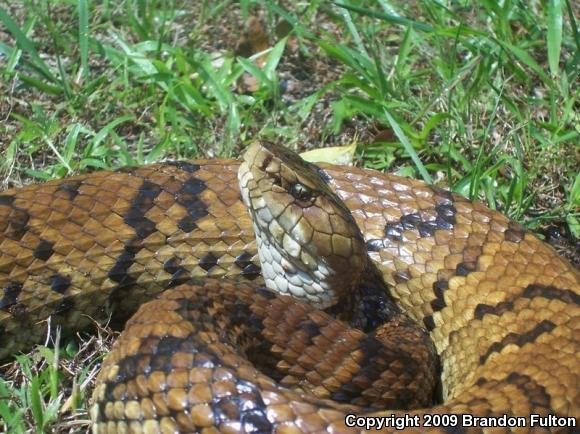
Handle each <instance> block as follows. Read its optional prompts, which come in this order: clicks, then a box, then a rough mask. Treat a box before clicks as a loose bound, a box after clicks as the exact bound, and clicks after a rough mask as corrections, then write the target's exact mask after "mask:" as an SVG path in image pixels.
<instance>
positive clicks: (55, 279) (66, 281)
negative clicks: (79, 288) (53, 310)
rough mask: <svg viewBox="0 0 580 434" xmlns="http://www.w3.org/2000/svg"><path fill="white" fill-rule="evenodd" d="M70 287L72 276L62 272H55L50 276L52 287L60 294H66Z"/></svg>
mask: <svg viewBox="0 0 580 434" xmlns="http://www.w3.org/2000/svg"><path fill="white" fill-rule="evenodd" d="M69 288H70V277H68V276H63V275H62V274H55V275H54V276H52V277H51V278H50V289H52V290H53V291H54V292H58V293H59V294H62V295H65V293H66V291H67V290H68V289H69Z"/></svg>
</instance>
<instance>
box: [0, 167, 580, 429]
mask: <svg viewBox="0 0 580 434" xmlns="http://www.w3.org/2000/svg"><path fill="white" fill-rule="evenodd" d="M238 167H239V163H238V162H235V161H226V160H207V161H191V162H177V163H164V164H156V165H150V166H145V167H141V168H136V169H130V170H125V171H119V172H114V173H110V172H98V173H94V174H90V175H84V176H78V177H73V178H69V179H65V180H62V181H55V182H49V183H46V184H43V185H31V186H28V187H25V188H22V189H14V190H7V191H4V192H2V193H0V246H1V247H2V249H1V250H0V287H1V288H2V292H0V357H7V356H9V355H11V354H14V353H15V352H17V351H19V350H21V349H24V348H27V347H30V345H32V344H33V343H35V342H39V341H40V340H41V339H42V337H43V336H44V334H45V332H46V323H45V321H44V320H45V319H46V318H48V317H49V316H51V318H52V319H51V321H52V323H53V324H55V323H56V324H60V325H62V327H63V330H64V332H65V333H72V332H74V331H76V330H79V329H82V328H86V327H87V326H88V325H90V323H91V322H92V319H91V318H93V319H97V320H103V319H106V318H108V317H109V315H112V316H113V319H116V320H119V321H124V320H125V319H126V318H127V317H128V316H129V315H130V314H131V313H133V312H134V311H135V310H136V309H137V308H138V307H139V306H140V305H142V304H143V303H144V302H145V301H147V300H151V299H152V298H154V297H155V296H156V295H158V294H159V293H160V292H162V291H164V290H165V289H167V288H169V287H174V288H173V289H172V290H171V291H167V292H165V293H164V294H163V295H162V296H161V298H159V299H158V300H157V301H154V302H152V303H148V304H145V305H143V306H142V308H141V309H140V310H139V312H138V313H137V315H136V316H135V317H134V318H133V319H132V320H131V321H130V322H129V324H128V325H127V329H126V331H125V333H124V334H123V337H121V339H128V340H126V341H125V343H124V344H123V345H121V344H117V345H116V346H115V347H116V348H117V349H118V351H121V352H122V353H123V354H121V357H122V358H123V359H120V360H128V361H127V362H122V363H124V365H122V364H117V365H113V367H112V369H111V370H109V371H106V370H105V373H102V375H101V377H103V382H102V383H101V384H100V385H99V386H97V389H96V391H95V397H96V399H97V401H98V399H99V398H100V397H102V396H105V397H106V398H107V399H109V400H110V401H109V402H110V404H103V406H102V407H100V406H99V405H95V406H94V407H93V413H94V414H93V417H95V418H96V421H97V422H96V423H95V428H94V429H95V432H124V431H125V430H126V429H129V428H130V429H132V430H134V432H158V431H161V432H175V431H176V430H180V431H182V432H190V431H203V432H208V433H209V432H242V431H246V432H271V431H275V432H284V433H286V432H287V433H294V432H357V430H360V428H356V427H354V428H348V427H346V426H345V423H344V421H345V414H346V413H354V414H357V415H362V414H373V415H379V416H381V415H383V416H385V415H390V414H391V413H392V412H390V411H383V412H381V411H379V412H377V411H376V410H377V408H376V407H375V410H374V411H375V412H374V413H369V410H367V409H364V408H361V407H359V406H358V404H360V403H362V404H364V405H366V403H367V402H370V403H378V402H388V401H389V399H391V398H390V397H389V396H384V397H376V396H368V397H367V398H364V399H361V400H360V401H359V402H357V401H356V400H354V401H353V402H352V404H349V405H346V404H340V403H335V402H332V401H330V400H328V399H326V397H332V396H326V395H325V393H326V392H325V391H324V390H329V389H330V390H339V391H341V393H342V394H344V393H347V394H348V393H350V392H352V391H353V389H357V388H358V389H361V388H363V389H364V387H367V386H368V385H369V384H370V385H373V386H374V385H375V384H377V383H380V382H382V381H383V380H384V378H383V377H382V373H381V372H379V371H378V370H376V369H370V370H367V371H364V368H365V366H369V365H370V366H375V365H374V364H376V365H382V366H387V367H389V369H390V370H391V372H394V373H396V374H398V375H400V376H401V378H403V377H404V375H405V374H404V372H405V371H404V368H405V362H400V361H399V362H397V361H393V360H390V359H389V357H390V355H389V354H388V353H387V352H386V350H384V349H383V347H382V346H381V347H379V346H378V345H377V343H376V340H377V339H378V338H380V337H381V336H377V334H375V335H372V336H371V337H372V339H370V338H369V335H364V334H362V332H360V331H357V330H353V329H350V328H345V327H346V326H344V324H343V323H342V322H340V321H337V320H333V319H332V318H330V317H329V316H328V315H326V314H324V313H323V312H321V311H318V310H316V309H315V308H314V307H308V306H307V305H305V304H302V303H299V302H295V303H294V302H292V303H288V302H286V301H285V302H280V298H279V297H272V296H271V294H270V293H269V292H267V291H264V290H258V291H257V290H256V287H257V286H259V285H260V284H262V281H261V277H260V268H259V262H258V256H257V247H256V243H255V238H254V233H253V230H252V222H251V220H250V218H249V216H248V213H247V211H246V209H245V207H244V205H243V204H242V202H241V201H240V198H239V196H240V192H239V189H238V186H237V179H236V176H237V171H238ZM319 172H320V173H321V174H322V175H323V177H324V178H325V179H326V180H327V182H328V184H329V186H330V187H331V188H332V189H333V190H334V191H335V192H336V194H337V195H338V197H339V198H340V199H342V200H343V201H344V203H345V204H346V206H347V207H348V209H350V211H351V212H352V215H353V217H354V219H355V220H356V223H357V225H358V226H359V227H360V229H361V232H362V234H363V236H364V241H365V244H366V248H367V250H368V252H369V256H370V258H371V259H372V261H373V263H374V266H376V268H377V269H378V270H379V271H380V273H381V275H382V277H383V278H384V280H385V282H386V283H387V284H388V285H389V288H390V293H391V295H392V296H393V297H394V298H395V299H397V301H398V303H399V304H400V306H401V307H402V308H403V310H405V311H406V312H408V314H409V315H410V316H411V317H412V318H413V319H414V320H416V321H417V322H418V323H419V324H421V325H422V326H423V327H424V328H425V329H426V330H427V331H428V332H429V334H430V337H431V339H432V340H433V342H434V345H435V347H436V350H437V353H438V355H439V357H440V361H441V369H442V373H441V382H442V392H441V393H442V398H443V404H441V405H438V406H435V407H432V408H429V409H426V410H413V411H411V412H406V413H407V414H423V413H434V414H442V413H453V414H462V413H469V414H473V415H481V416H486V415H487V416H489V415H498V416H499V415H502V414H508V415H529V414H531V413H535V414H540V415H544V416H547V415H557V416H572V417H576V418H578V417H579V416H580V369H579V366H580V363H579V362H580V356H579V354H580V351H579V350H580V274H579V273H578V271H577V270H575V269H574V268H573V267H572V266H571V265H569V264H568V263H567V262H566V261H565V260H563V259H561V258H560V257H559V256H558V255H557V254H556V253H555V252H554V250H553V249H552V248H551V247H549V246H548V245H546V244H544V243H542V242H541V241H539V240H538V239H537V238H536V237H534V236H533V235H531V234H529V233H526V232H525V231H524V230H523V229H522V228H521V227H520V226H518V225H517V224H514V223H512V222H510V221H509V220H508V219H507V218H506V217H505V216H503V215H501V214H499V213H497V212H494V211H491V210H489V209H487V208H486V207H484V206H483V205H481V204H478V203H472V202H469V201H467V200H466V199H464V198H461V197H459V196H457V195H454V194H451V193H449V192H446V191H443V190H440V189H437V188H435V187H432V186H428V185H426V184H424V183H422V182H419V181H414V180H409V179H405V178H399V177H396V176H392V175H386V174H381V173H378V172H374V171H370V170H362V169H356V168H343V167H337V166H330V165H322V166H321V168H320V171H319ZM215 277H220V278H221V277H227V278H230V279H232V278H243V279H245V280H246V281H248V280H253V282H252V283H251V284H249V283H240V282H232V281H230V280H226V281H222V280H219V281H216V280H214V279H213V278H215ZM192 278H193V279H198V278H203V280H202V281H199V280H194V282H197V283H191V282H190V283H187V284H185V285H183V283H184V282H188V281H190V279H192ZM196 299H197V300H199V301H198V302H197V305H196V302H191V300H196ZM285 299H286V298H285ZM234 307H235V308H234ZM204 309H205V311H207V312H209V313H210V315H207V314H206V316H203V317H200V315H202V314H200V312H202V311H204ZM234 311H235V312H238V315H237V316H236V315H233V314H232V312H234ZM214 313H215V315H214ZM294 319H295V320H294ZM403 325H404V324H403ZM260 335H261V336H263V337H266V338H267V339H268V340H267V343H265V341H261V340H256V336H260ZM339 336H346V337H345V338H344V339H339ZM186 337H190V338H192V339H189V340H187V339H186ZM387 340H388V338H387ZM343 342H346V343H347V344H348V345H347V344H345V346H346V347H349V350H350V351H352V350H354V353H353V354H355V355H354V356H352V357H351V359H350V360H349V359H348V358H344V359H340V358H339V356H338V354H340V356H341V357H342V355H343V354H344V351H346V348H342V347H341V348H337V346H340V345H337V343H343ZM371 342H372V343H371ZM402 346H403V347H404V345H402ZM136 347H139V348H140V349H141V351H142V350H143V349H145V351H147V349H149V351H150V354H149V355H148V356H139V357H141V358H138V357H136V356H134V355H133V354H134V353H133V352H134V351H135V348H136ZM234 347H238V348H239V351H240V352H241V353H244V352H246V353H247V357H240V356H239V354H238V353H235V354H233V353H231V349H232V348H234ZM265 349H266V350H269V351H271V352H272V353H274V354H275V353H278V354H277V355H278V356H280V354H283V356H281V357H279V358H281V359H283V360H286V362H285V363H287V364H288V366H282V370H284V369H286V371H285V372H286V374H285V375H284V377H283V378H276V380H277V382H275V381H273V380H272V379H271V378H269V377H267V376H266V375H264V374H262V373H260V372H258V371H256V369H255V368H253V365H250V364H249V361H248V360H250V361H254V362H258V364H260V365H262V366H266V367H272V364H273V363H274V362H273V361H272V359H271V358H270V359H269V358H268V357H265V359H264V360H254V359H259V358H262V357H261V356H258V355H259V354H266V351H262V350H265ZM405 350H406V348H403V351H405ZM418 351H422V350H420V349H419V350H418ZM140 354H141V353H140ZM132 357H133V358H132ZM288 360H290V361H294V362H296V364H295V365H290V363H289V362H288ZM341 363H342V365H341ZM140 364H143V365H142V366H141V365H140ZM282 364H283V363H282ZM341 366H343V367H344V371H340V370H338V371H337V367H341ZM121 367H122V368H123V369H121ZM178 368H183V369H185V371H183V369H182V370H181V371H180V370H179V369H178ZM277 368H278V369H279V368H280V366H277ZM139 369H142V372H145V373H146V375H137V374H136V373H137V371H138V370H139ZM174 371H175V372H176V373H175V374H173V372H174ZM177 371H179V372H177ZM387 371H388V369H387ZM183 372H186V374H184V373H183ZM341 372H342V374H341ZM345 372H348V375H346V374H345ZM357 372H363V374H361V375H359V376H358V377H357ZM267 374H272V373H271V372H267ZM272 375H274V374H272ZM303 375H306V377H307V380H301V378H303V377H302V376H303ZM354 378H360V379H364V381H363V380H360V381H363V383H365V382H366V383H365V384H366V385H365V386H364V387H359V384H358V381H359V380H356V381H355V380H353V381H349V380H352V379H354ZM123 380H127V381H126V382H125V383H123ZM394 380H395V381H394V383H395V384H396V382H397V378H395V379H394ZM279 383H281V384H283V385H285V386H287V387H289V388H292V390H291V389H287V388H280V387H279ZM118 384H124V385H123V386H118ZM321 384H322V385H324V387H322V389H324V390H321V386H320V385H321ZM317 385H318V386H317ZM145 390H147V391H148V393H149V395H148V396H150V398H143V399H134V398H131V397H141V396H144V395H145V393H144V391H145ZM301 390H309V391H311V392H314V395H315V396H310V395H308V396H306V395H303V394H301V393H300V391H301ZM366 390H368V392H367V393H371V392H370V391H372V390H373V388H368V389H366ZM376 390H380V389H376ZM316 393H318V395H316ZM371 395H372V393H371ZM381 399H383V400H385V401H381ZM107 405H108V407H107ZM410 406H411V407H412V406H413V404H410ZM105 413H106V414H108V415H113V416H114V417H115V418H117V419H119V420H120V421H119V422H118V424H117V423H116V422H106V421H105V422H99V417H103V414H105ZM399 414H403V413H402V412H399ZM149 416H151V418H150V417H149ZM102 420H105V419H102ZM425 430H427V429H426V428H417V429H412V428H411V429H410V431H425ZM433 430H434V431H435V430H436V429H433ZM440 431H441V432H449V430H445V429H441V430H440ZM463 431H466V432H469V431H470V430H469V429H464V430H463V429H455V430H454V431H453V432H463ZM522 432H525V430H523V431H522Z"/></svg>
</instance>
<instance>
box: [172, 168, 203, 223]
mask: <svg viewBox="0 0 580 434" xmlns="http://www.w3.org/2000/svg"><path fill="white" fill-rule="evenodd" d="M206 188H207V185H206V184H205V182H204V181H202V180H201V179H198V178H195V177H191V178H189V179H188V180H187V181H185V182H184V183H183V186H182V187H181V189H180V190H179V191H178V192H177V194H176V195H175V201H176V202H177V203H178V204H179V205H181V206H183V207H184V208H185V209H186V210H187V215H186V216H185V217H183V218H182V219H181V220H180V221H179V222H178V223H177V227H179V229H181V230H182V231H183V232H188V233H189V232H191V231H193V230H194V229H196V228H197V225H196V223H195V222H196V221H197V220H199V219H200V218H202V217H205V216H206V215H208V211H207V205H206V204H205V202H204V201H203V200H201V199H200V198H199V195H200V194H201V193H202V192H203V191H204V190H205V189H206Z"/></svg>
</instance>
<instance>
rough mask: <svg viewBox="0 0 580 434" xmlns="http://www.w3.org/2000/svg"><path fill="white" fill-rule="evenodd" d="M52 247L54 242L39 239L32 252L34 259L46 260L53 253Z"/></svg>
mask: <svg viewBox="0 0 580 434" xmlns="http://www.w3.org/2000/svg"><path fill="white" fill-rule="evenodd" d="M53 248H54V243H51V242H50V241H46V240H40V242H39V243H38V245H37V246H36V248H35V249H34V251H33V252H32V255H33V256H34V257H35V258H36V259H40V260H42V261H46V260H48V258H50V257H51V256H52V254H53V253H54V250H53Z"/></svg>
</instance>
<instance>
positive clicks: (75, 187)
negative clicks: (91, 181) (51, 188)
mask: <svg viewBox="0 0 580 434" xmlns="http://www.w3.org/2000/svg"><path fill="white" fill-rule="evenodd" d="M82 184H83V183H82V181H63V182H61V183H60V184H59V185H58V187H57V189H56V191H62V192H64V193H65V194H66V195H67V196H68V200H70V201H71V202H72V201H73V200H74V199H75V197H77V196H78V194H79V188H80V186H81V185H82Z"/></svg>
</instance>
